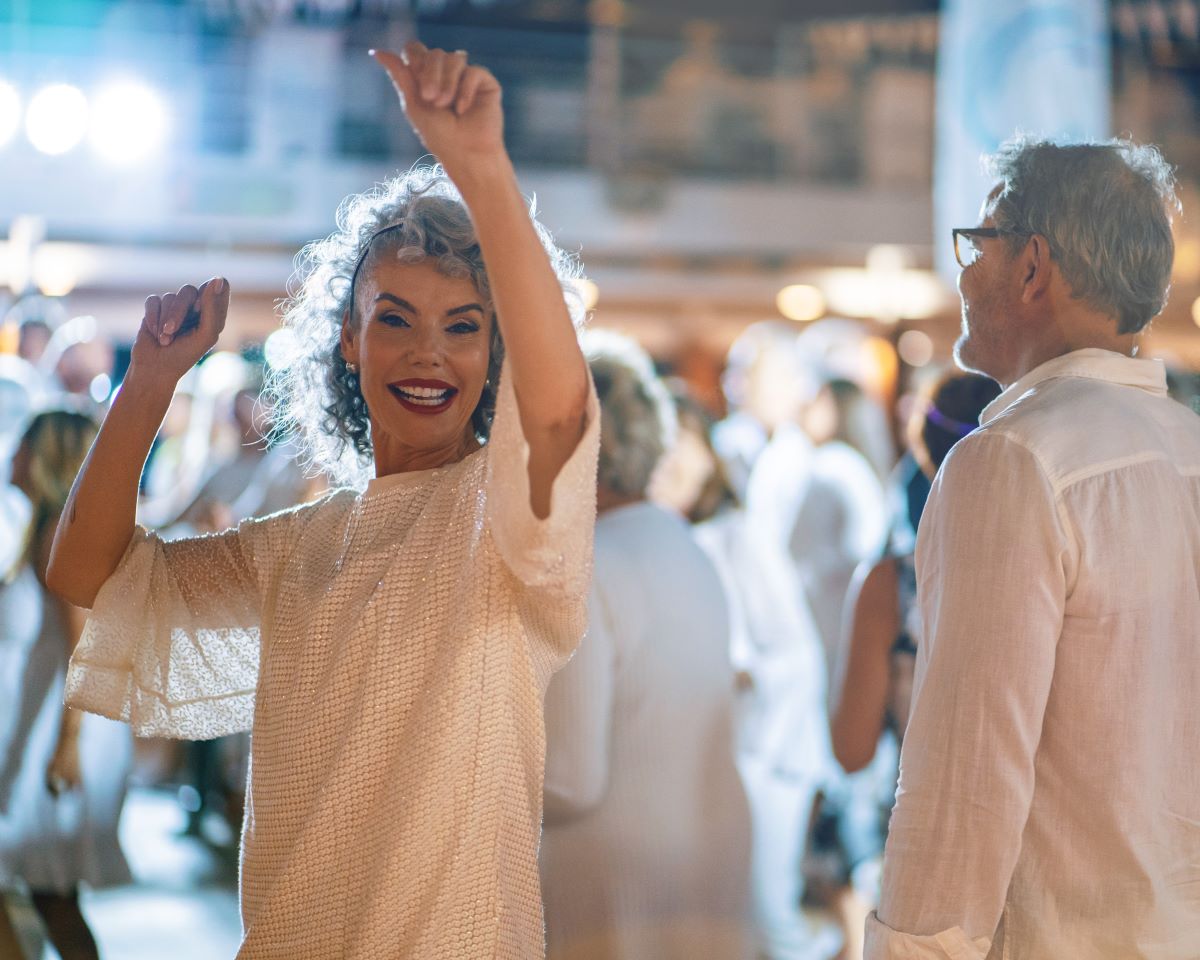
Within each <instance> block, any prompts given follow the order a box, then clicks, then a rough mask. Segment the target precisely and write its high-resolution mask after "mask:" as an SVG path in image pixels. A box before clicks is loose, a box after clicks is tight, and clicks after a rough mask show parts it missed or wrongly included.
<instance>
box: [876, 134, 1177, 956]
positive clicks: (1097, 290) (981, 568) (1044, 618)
mask: <svg viewBox="0 0 1200 960" xmlns="http://www.w3.org/2000/svg"><path fill="white" fill-rule="evenodd" d="M992 170H993V173H994V174H995V176H996V179H997V181H998V183H997V186H996V188H995V189H994V190H993V191H992V193H991V194H990V195H989V197H988V199H987V201H986V203H985V204H984V208H983V220H982V223H981V224H980V226H979V227H978V228H972V229H966V230H956V231H955V241H956V246H957V253H958V256H959V263H960V264H961V265H962V266H963V270H962V273H961V275H960V277H959V289H960V292H961V294H962V302H963V332H962V336H961V337H960V339H959V341H958V344H957V346H956V354H957V359H958V362H959V364H960V366H962V367H963V368H965V369H969V370H976V371H979V372H981V373H985V374H987V375H988V376H991V377H993V378H994V379H996V380H997V381H999V382H1000V384H1001V385H1002V386H1003V387H1004V388H1005V389H1004V392H1003V393H1002V394H1001V395H1000V396H999V397H998V398H997V399H996V400H995V401H994V402H993V403H992V404H991V405H990V406H989V407H988V408H986V409H985V411H984V414H983V417H982V421H983V424H984V425H983V427H982V428H981V429H980V430H978V431H977V432H976V433H975V434H973V435H972V436H970V437H968V438H966V439H965V440H963V441H962V442H961V443H959V444H958V446H956V447H955V449H954V451H953V452H952V453H951V455H950V457H949V459H948V460H947V461H946V463H945V464H944V465H943V467H942V469H941V472H940V474H939V475H938V479H937V481H936V483H935V485H934V490H933V493H932V495H931V497H930V500H929V507H928V508H927V510H926V513H925V517H924V519H923V521H922V524H921V530H920V536H919V539H918V546H917V571H918V577H919V590H920V604H921V613H922V616H923V619H924V622H925V624H926V625H927V635H926V639H925V642H923V643H922V644H921V648H920V653H919V659H918V665H917V678H916V684H917V690H916V694H915V701H914V705H913V711H912V717H911V720H910V723H909V726H908V735H907V737H906V738H905V741H904V749H903V754H902V758H901V775H900V787H899V791H898V793H897V804H896V809H895V812H894V814H893V816H892V822H891V828H890V835H889V838H888V844H887V853H886V857H885V861H884V878H883V896H882V899H881V902H880V906H879V909H878V912H877V914H873V915H872V916H871V918H870V919H869V920H868V923H867V931H866V932H867V948H866V955H867V957H868V958H869V960H879V958H884V957H891V958H905V960H914V958H926V957H930V958H932V957H937V958H944V957H953V958H955V960H975V958H982V957H985V956H986V957H988V958H1000V957H1004V958H1011V960H1032V958H1038V960H1042V958H1060V957H1069V958H1072V960H1091V958H1097V960H1099V958H1117V957H1121V958H1124V957H1139V958H1151V960H1176V958H1178V960H1183V958H1195V957H1197V956H1200V764H1198V763H1197V755H1196V750H1197V745H1198V744H1200V711H1197V710H1196V707H1195V699H1196V691H1197V690H1200V645H1198V644H1197V630H1198V629H1200V420H1197V418H1196V415H1195V414H1194V413H1192V412H1191V411H1189V410H1187V409H1186V408H1184V407H1183V406H1181V405H1179V404H1176V403H1175V402H1173V401H1172V400H1170V399H1169V398H1168V397H1167V390H1166V379H1165V373H1164V370H1163V367H1162V364H1161V363H1159V362H1157V361H1154V360H1143V359H1135V358H1134V357H1135V354H1136V352H1137V343H1138V333H1139V331H1141V330H1142V329H1143V328H1144V327H1145V326H1146V324H1147V323H1149V321H1150V320H1151V318H1153V317H1154V316H1155V315H1156V314H1158V312H1159V311H1160V310H1161V309H1162V307H1163V304H1164V303H1165V301H1166V297H1167V288H1168V283H1169V279H1170V274H1171V262H1172V259H1173V256H1174V245H1173V242H1172V238H1171V228H1170V215H1171V211H1172V210H1173V209H1177V208H1178V202H1177V200H1176V198H1175V193H1174V184H1173V177H1172V174H1171V170H1170V168H1169V167H1168V166H1167V165H1166V163H1165V162H1164V161H1163V159H1162V157H1161V156H1160V155H1159V153H1158V152H1157V151H1156V150H1154V149H1153V148H1152V147H1141V146H1137V145H1134V144H1132V143H1129V142H1127V141H1112V142H1109V143H1105V144H1094V145H1073V146H1055V145H1052V144H1048V143H1038V142H1030V141H1015V142H1012V143H1009V144H1007V145H1005V146H1004V147H1002V148H1001V150H1000V151H999V153H998V154H997V155H996V156H995V157H993V158H992Z"/></svg>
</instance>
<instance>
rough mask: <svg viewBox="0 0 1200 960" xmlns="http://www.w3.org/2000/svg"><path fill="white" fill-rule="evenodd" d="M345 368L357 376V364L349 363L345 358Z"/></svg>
mask: <svg viewBox="0 0 1200 960" xmlns="http://www.w3.org/2000/svg"><path fill="white" fill-rule="evenodd" d="M346 369H347V370H349V371H350V373H351V374H352V375H353V376H356V377H357V376H358V364H356V363H351V362H350V361H349V360H347V361H346Z"/></svg>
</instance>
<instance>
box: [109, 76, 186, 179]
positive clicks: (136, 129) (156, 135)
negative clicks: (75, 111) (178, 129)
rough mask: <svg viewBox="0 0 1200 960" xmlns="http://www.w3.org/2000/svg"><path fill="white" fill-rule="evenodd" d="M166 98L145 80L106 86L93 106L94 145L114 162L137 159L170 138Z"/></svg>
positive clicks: (125, 162)
mask: <svg viewBox="0 0 1200 960" xmlns="http://www.w3.org/2000/svg"><path fill="white" fill-rule="evenodd" d="M166 133H167V111H166V108H165V107H164V106H163V102H162V98H161V97H159V95H158V94H157V93H155V92H154V91H153V90H151V89H150V88H149V87H147V86H145V85H144V84H141V83H137V82H133V81H124V82H121V83H113V84H111V85H109V86H107V87H105V88H104V89H102V90H101V91H100V92H99V93H98V94H97V95H96V99H95V103H94V104H93V106H92V137H91V140H92V146H93V147H95V149H96V152H97V153H98V154H100V156H101V157H103V158H104V159H105V160H108V161H109V162H110V163H116V164H128V163H137V162H138V161H139V160H144V159H146V158H147V157H148V156H150V155H151V154H152V153H154V152H155V151H156V150H157V149H158V148H159V147H160V146H162V142H163V140H164V139H165V138H166Z"/></svg>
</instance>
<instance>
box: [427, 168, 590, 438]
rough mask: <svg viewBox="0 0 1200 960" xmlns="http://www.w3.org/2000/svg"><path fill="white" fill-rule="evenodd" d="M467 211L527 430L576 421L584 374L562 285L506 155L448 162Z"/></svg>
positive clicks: (584, 389) (580, 410) (580, 411)
mask: <svg viewBox="0 0 1200 960" xmlns="http://www.w3.org/2000/svg"><path fill="white" fill-rule="evenodd" d="M447 169H448V172H449V173H450V175H451V177H453V179H454V181H455V184H456V185H457V186H458V188H459V190H460V191H461V192H462V195H463V200H464V201H465V202H466V204H467V209H468V210H469V211H470V213H471V219H472V221H473V222H474V224H475V231H476V233H477V235H478V237H479V246H480V249H481V251H482V252H483V258H484V262H485V263H486V264H487V271H488V281H489V283H490V284H491V288H492V299H493V302H494V304H495V308H496V317H497V322H498V323H499V324H500V332H501V334H502V335H503V336H504V344H505V350H506V355H507V357H508V363H509V371H510V373H511V375H512V378H513V386H514V388H515V391H516V394H517V398H518V403H519V405H520V408H521V420H522V422H523V423H524V424H525V426H526V428H527V431H528V429H529V428H531V427H532V428H535V429H536V428H537V427H540V426H544V427H549V426H554V425H558V424H561V423H563V421H564V420H569V421H573V422H574V423H575V424H578V423H579V421H580V420H581V418H582V414H583V409H584V404H585V403H586V399H587V372H586V366H585V363H584V360H583V355H582V353H581V352H580V350H579V343H578V340H577V338H576V334H575V329H574V326H573V325H572V323H571V317H570V314H569V312H568V311H567V307H566V303H565V302H564V300H563V291H562V286H561V285H560V283H559V280H558V277H557V276H556V275H555V273H554V269H553V268H552V267H551V265H550V261H549V258H548V257H547V255H546V250H545V248H544V247H543V246H542V241H541V239H540V238H539V237H538V235H537V232H536V230H535V229H534V226H533V223H532V221H531V220H530V218H529V209H528V206H527V204H526V201H525V198H524V197H523V196H522V195H521V191H520V188H519V186H518V184H517V178H516V174H515V172H514V170H513V168H512V164H511V162H510V160H509V158H508V156H507V155H506V154H499V155H497V156H494V157H489V158H487V159H479V158H475V159H472V160H471V161H470V162H469V163H463V164H460V165H457V166H456V165H454V164H451V165H450V166H449V167H448V168H447Z"/></svg>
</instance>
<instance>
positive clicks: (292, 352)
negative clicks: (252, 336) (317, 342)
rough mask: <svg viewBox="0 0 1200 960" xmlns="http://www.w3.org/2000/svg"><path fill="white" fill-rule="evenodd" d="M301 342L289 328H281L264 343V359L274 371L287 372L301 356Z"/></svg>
mask: <svg viewBox="0 0 1200 960" xmlns="http://www.w3.org/2000/svg"><path fill="white" fill-rule="evenodd" d="M300 352H301V351H300V341H299V340H298V339H297V338H296V334H295V333H294V332H293V331H292V330H291V329H289V328H288V327H280V328H279V329H278V330H275V331H274V332H272V333H271V334H270V335H269V336H268V337H267V339H266V340H265V341H263V359H265V360H266V361H267V366H269V367H270V368H271V369H272V370H286V369H287V368H288V367H290V366H291V365H292V364H293V363H295V362H296V360H297V359H298V358H299V356H300Z"/></svg>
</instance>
